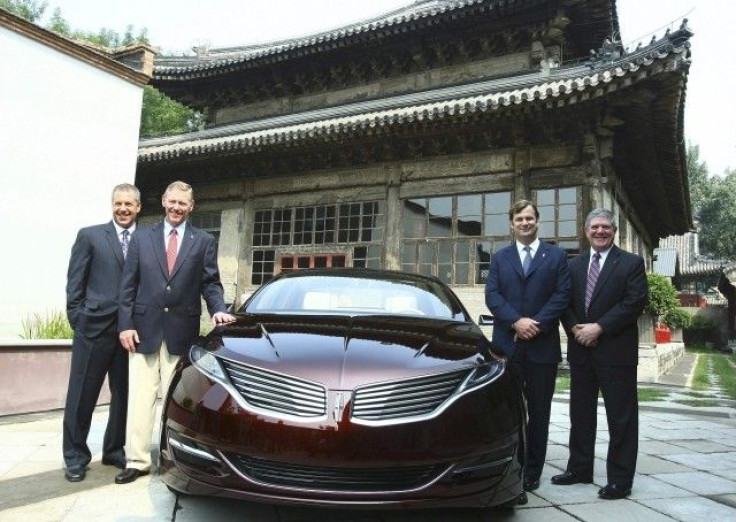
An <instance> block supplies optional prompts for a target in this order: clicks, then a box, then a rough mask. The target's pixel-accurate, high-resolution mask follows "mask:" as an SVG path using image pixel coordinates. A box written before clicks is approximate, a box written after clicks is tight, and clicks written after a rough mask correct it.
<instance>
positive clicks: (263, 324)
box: [161, 269, 525, 508]
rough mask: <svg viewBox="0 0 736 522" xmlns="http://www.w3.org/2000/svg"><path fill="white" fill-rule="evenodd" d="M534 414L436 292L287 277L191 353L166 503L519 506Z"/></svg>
mask: <svg viewBox="0 0 736 522" xmlns="http://www.w3.org/2000/svg"><path fill="white" fill-rule="evenodd" d="M524 422H525V412H524V405H523V401H522V398H521V390H520V388H519V386H518V383H517V381H516V380H515V379H514V377H513V376H512V374H511V372H510V371H509V368H508V366H507V364H506V361H505V360H504V359H503V358H502V357H500V356H498V355H496V354H494V353H493V350H492V346H491V344H490V342H489V341H488V340H487V339H486V337H484V335H483V334H482V332H481V331H480V329H479V328H478V326H477V325H476V324H475V323H474V322H473V321H472V320H471V319H470V317H469V316H468V313H467V312H466V310H465V309H464V308H463V306H462V304H461V303H460V301H459V300H458V298H457V297H456V296H455V295H454V294H453V292H452V291H451V290H450V289H449V288H448V287H447V286H446V285H444V284H443V283H441V282H440V281H439V280H437V279H435V278H431V277H424V276H419V275H412V274H405V273H401V272H390V271H372V270H363V269H335V270H330V269H325V270H305V271H299V272H292V273H288V274H283V275H281V276H277V277H275V278H274V279H273V280H271V281H270V282H269V283H267V284H265V285H264V286H262V287H261V288H260V289H259V290H258V291H257V292H256V293H255V294H254V295H253V296H252V297H251V298H250V299H249V300H248V302H247V303H246V304H245V305H244V306H243V307H242V309H241V310H240V312H239V313H238V321H237V323H235V324H233V325H230V326H227V327H222V328H218V329H216V330H214V331H213V332H212V333H210V334H209V335H208V336H207V337H206V338H204V339H202V340H201V341H200V342H199V343H197V344H196V345H195V346H193V347H192V349H191V351H190V354H189V357H188V358H184V359H183V362H182V364H180V367H179V368H178V370H177V371H176V373H175V375H174V379H173V381H172V384H171V388H170V390H169V394H168V397H167V398H166V402H165V405H164V410H163V429H162V440H161V470H162V475H163V480H164V482H165V483H166V484H167V485H168V486H169V488H170V489H173V490H176V491H179V492H182V493H189V494H197V495H216V496H225V497H234V498H243V499H249V500H259V501H265V502H279V503H292V504H302V505H305V504H306V505H321V506H343V507H371V508H377V507H402V508H403V507H435V506H457V507H485V506H495V505H513V504H515V502H516V500H517V497H518V496H519V495H520V494H521V492H522V481H521V467H522V462H521V459H522V458H523V451H521V448H522V447H523V436H522V434H523V432H524Z"/></svg>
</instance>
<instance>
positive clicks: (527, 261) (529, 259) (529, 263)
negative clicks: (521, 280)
mask: <svg viewBox="0 0 736 522" xmlns="http://www.w3.org/2000/svg"><path fill="white" fill-rule="evenodd" d="M524 252H526V255H525V256H524V261H522V263H521V269H522V270H523V271H524V275H527V274H528V273H529V267H530V266H532V247H530V246H525V247H524Z"/></svg>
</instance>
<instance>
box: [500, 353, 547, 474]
mask: <svg viewBox="0 0 736 522" xmlns="http://www.w3.org/2000/svg"><path fill="white" fill-rule="evenodd" d="M511 362H512V364H513V368H514V370H515V371H516V373H517V375H518V377H519V379H521V382H522V386H523V389H524V396H525V397H526V404H527V410H528V415H529V420H528V423H527V426H526V459H525V460H524V477H525V478H526V479H529V480H539V477H540V475H541V474H542V468H543V467H544V459H545V457H546V455H547V439H548V437H549V418H550V413H551V410H552V396H553V395H554V393H555V381H556V380H557V363H553V364H535V363H531V362H529V361H528V360H527V359H526V357H524V353H523V350H517V351H516V353H515V354H514V357H513V359H512V361H511Z"/></svg>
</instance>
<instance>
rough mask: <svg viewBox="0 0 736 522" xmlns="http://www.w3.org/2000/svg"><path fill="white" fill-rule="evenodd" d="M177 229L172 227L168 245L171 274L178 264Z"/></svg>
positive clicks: (167, 262)
mask: <svg viewBox="0 0 736 522" xmlns="http://www.w3.org/2000/svg"><path fill="white" fill-rule="evenodd" d="M176 250H177V240H176V229H175V228H173V229H171V232H169V244H168V245H167V246H166V266H167V267H168V268H169V275H171V273H172V272H173V271H174V265H175V264H176Z"/></svg>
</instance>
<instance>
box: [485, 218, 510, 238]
mask: <svg viewBox="0 0 736 522" xmlns="http://www.w3.org/2000/svg"><path fill="white" fill-rule="evenodd" d="M509 233H510V224H509V218H508V216H507V215H506V214H496V215H492V216H486V219H485V235H486V236H507V235H509Z"/></svg>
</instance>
